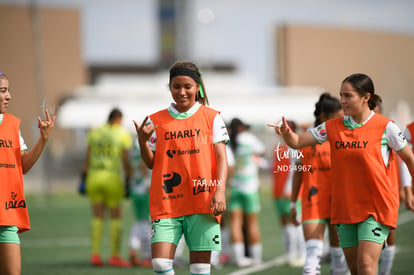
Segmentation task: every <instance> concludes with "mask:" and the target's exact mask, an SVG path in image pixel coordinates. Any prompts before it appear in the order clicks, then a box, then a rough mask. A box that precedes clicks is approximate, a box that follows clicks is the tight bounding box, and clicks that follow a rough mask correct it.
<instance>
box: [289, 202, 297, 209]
mask: <svg viewBox="0 0 414 275" xmlns="http://www.w3.org/2000/svg"><path fill="white" fill-rule="evenodd" d="M292 208H295V209H296V202H295V201H291V202H290V209H292Z"/></svg>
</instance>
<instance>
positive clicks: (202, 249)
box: [134, 61, 229, 275]
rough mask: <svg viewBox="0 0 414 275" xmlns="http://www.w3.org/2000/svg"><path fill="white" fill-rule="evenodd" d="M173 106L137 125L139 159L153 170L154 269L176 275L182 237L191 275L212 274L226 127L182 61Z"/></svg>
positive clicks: (173, 75) (175, 71)
mask: <svg viewBox="0 0 414 275" xmlns="http://www.w3.org/2000/svg"><path fill="white" fill-rule="evenodd" d="M169 88H170V91H171V95H172V98H173V100H174V102H175V103H172V104H171V105H170V106H169V107H168V108H167V109H164V110H161V111H159V112H157V113H155V114H152V115H150V116H149V117H146V118H145V119H144V121H143V122H142V124H141V125H138V123H137V122H135V121H134V123H135V127H136V130H137V134H138V140H139V145H140V148H141V155H142V158H143V160H144V162H145V164H146V165H147V166H148V167H149V168H151V169H152V170H153V172H152V178H151V188H150V215H151V220H152V238H151V249H152V265H153V270H154V272H155V273H156V274H161V273H162V274H164V275H170V274H174V269H173V258H174V254H175V249H176V247H177V244H178V241H179V240H180V238H181V236H182V235H184V238H185V241H186V243H187V245H188V248H189V250H190V273H191V274H210V272H211V265H210V256H211V251H215V250H220V249H221V236H220V224H219V222H220V217H221V214H223V212H224V211H225V210H226V201H225V183H226V178H227V157H226V143H227V142H228V140H229V136H228V133H227V129H226V125H225V123H224V121H223V119H222V118H221V116H220V114H219V112H218V111H216V110H214V109H211V108H209V107H207V106H205V105H207V104H208V99H207V94H206V90H205V87H204V84H203V81H202V78H201V73H200V72H199V69H198V68H197V66H196V65H195V64H194V63H192V62H188V61H178V62H176V63H175V64H174V65H173V66H172V67H171V69H170V82H169Z"/></svg>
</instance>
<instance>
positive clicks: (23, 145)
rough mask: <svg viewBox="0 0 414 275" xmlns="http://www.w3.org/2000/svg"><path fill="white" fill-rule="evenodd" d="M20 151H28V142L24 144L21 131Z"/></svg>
mask: <svg viewBox="0 0 414 275" xmlns="http://www.w3.org/2000/svg"><path fill="white" fill-rule="evenodd" d="M19 141H20V151H26V150H28V148H27V145H26V142H24V139H23V136H22V133H21V132H20V131H19Z"/></svg>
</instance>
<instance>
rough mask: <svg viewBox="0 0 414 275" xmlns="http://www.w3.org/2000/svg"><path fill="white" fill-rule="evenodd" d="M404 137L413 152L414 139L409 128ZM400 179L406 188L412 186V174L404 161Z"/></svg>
mask: <svg viewBox="0 0 414 275" xmlns="http://www.w3.org/2000/svg"><path fill="white" fill-rule="evenodd" d="M403 135H404V137H405V138H406V140H407V142H408V146H410V149H411V150H412V149H413V140H412V137H411V134H410V131H409V130H408V128H406V129H405V130H404V133H403ZM400 178H401V183H402V185H403V186H404V187H407V186H411V185H412V178H411V175H410V172H409V171H408V167H407V165H406V164H405V162H404V161H401V169H400Z"/></svg>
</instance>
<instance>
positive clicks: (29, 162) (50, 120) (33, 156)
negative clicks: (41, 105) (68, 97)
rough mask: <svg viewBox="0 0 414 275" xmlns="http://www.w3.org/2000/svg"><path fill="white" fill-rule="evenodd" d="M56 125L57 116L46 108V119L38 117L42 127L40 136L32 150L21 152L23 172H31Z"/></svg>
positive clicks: (39, 126)
mask: <svg viewBox="0 0 414 275" xmlns="http://www.w3.org/2000/svg"><path fill="white" fill-rule="evenodd" d="M54 125H55V116H53V117H51V116H50V115H49V111H48V110H45V119H41V118H40V117H37V127H38V128H39V129H40V137H39V139H38V141H37V142H36V144H35V146H34V147H33V148H32V150H30V152H28V151H22V153H21V157H22V170H23V174H26V173H27V172H29V170H30V169H31V168H32V167H33V165H34V164H35V163H36V161H37V160H38V159H39V157H40V154H41V153H42V151H43V149H44V148H45V146H46V143H47V141H48V140H49V136H50V133H51V131H52V129H53V127H54Z"/></svg>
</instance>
